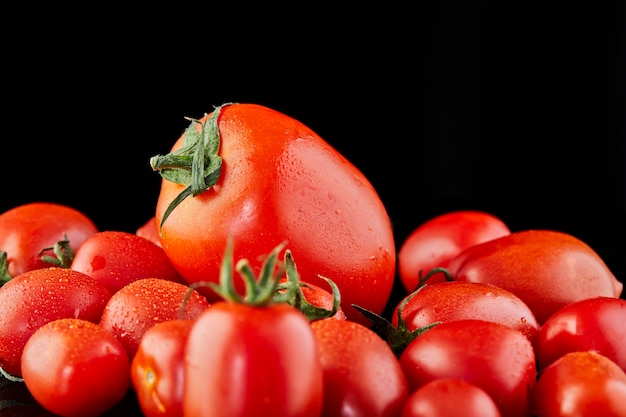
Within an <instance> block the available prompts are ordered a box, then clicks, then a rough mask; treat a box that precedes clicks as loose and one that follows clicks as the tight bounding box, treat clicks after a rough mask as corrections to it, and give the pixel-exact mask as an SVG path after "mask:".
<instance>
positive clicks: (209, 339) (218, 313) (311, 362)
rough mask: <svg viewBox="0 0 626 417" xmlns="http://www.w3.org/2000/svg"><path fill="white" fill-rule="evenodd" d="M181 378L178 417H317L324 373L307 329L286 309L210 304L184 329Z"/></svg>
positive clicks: (297, 314)
mask: <svg viewBox="0 0 626 417" xmlns="http://www.w3.org/2000/svg"><path fill="white" fill-rule="evenodd" d="M329 321H336V320H329ZM184 374H185V384H184V385H185V392H184V394H183V411H184V415H189V416H198V417H208V416H215V417H218V416H219V417H244V416H245V417H266V416H273V417H296V416H297V417H320V416H321V415H322V414H321V413H322V400H323V379H322V375H323V374H322V367H321V364H320V361H319V359H318V357H317V348H316V344H315V338H314V336H313V331H312V329H311V326H310V324H309V321H308V320H307V319H306V318H305V317H304V315H303V314H302V313H300V312H299V311H298V310H296V309H295V308H293V307H291V306H290V305H288V304H274V305H271V306H267V307H252V306H247V305H243V304H236V303H229V302H216V303H214V304H212V305H211V307H210V308H209V309H207V310H206V311H205V312H204V313H202V314H201V315H200V317H198V318H197V320H196V323H195V324H194V325H193V327H192V329H191V332H190V334H189V338H188V340H187V347H186V352H185V369H184Z"/></svg>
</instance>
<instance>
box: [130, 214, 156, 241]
mask: <svg viewBox="0 0 626 417" xmlns="http://www.w3.org/2000/svg"><path fill="white" fill-rule="evenodd" d="M135 234H136V235H137V236H141V237H144V238H146V239H148V240H150V241H152V242H154V243H155V244H156V245H158V246H161V238H160V236H159V227H158V225H157V223H156V218H155V216H152V217H150V218H149V219H148V220H147V221H146V222H145V223H144V224H142V225H141V226H139V227H138V228H137V230H136V231H135Z"/></svg>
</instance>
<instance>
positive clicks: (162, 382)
mask: <svg viewBox="0 0 626 417" xmlns="http://www.w3.org/2000/svg"><path fill="white" fill-rule="evenodd" d="M193 323H194V322H193V320H182V319H181V320H179V319H173V320H166V321H162V322H159V323H156V324H155V325H154V326H152V327H150V328H149V329H148V330H146V332H145V333H144V335H143V337H142V338H141V342H140V343H139V348H138V350H137V353H136V354H135V357H134V358H133V360H132V363H131V368H130V376H131V381H132V384H133V387H134V388H135V392H136V393H137V400H138V402H139V406H140V408H141V411H142V412H143V414H144V415H145V416H146V417H178V416H182V415H183V403H182V401H183V384H184V380H185V378H184V374H183V372H184V363H185V346H186V344H187V339H188V337H189V332H190V330H191V326H192V325H193Z"/></svg>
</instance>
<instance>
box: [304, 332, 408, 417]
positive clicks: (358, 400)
mask: <svg viewBox="0 0 626 417" xmlns="http://www.w3.org/2000/svg"><path fill="white" fill-rule="evenodd" d="M311 327H312V329H313V334H314V335H315V340H316V342H317V349H318V355H319V358H320V362H321V364H322V369H323V371H324V411H323V413H322V415H323V416H324V417H339V416H348V415H362V416H379V417H386V416H388V417H392V416H398V415H399V413H400V410H401V409H402V405H403V404H404V401H405V400H406V398H407V396H408V393H409V387H408V384H407V381H406V377H405V376H404V371H403V370H402V368H401V367H400V364H399V362H398V359H397V358H396V356H395V354H394V353H393V351H392V350H391V348H390V347H389V345H388V344H387V343H386V342H385V341H384V340H383V339H381V338H380V337H378V335H377V334H376V333H374V331H372V330H371V329H369V328H367V327H365V326H363V325H361V324H360V323H356V322H352V321H348V320H343V321H341V320H318V321H314V322H312V323H311Z"/></svg>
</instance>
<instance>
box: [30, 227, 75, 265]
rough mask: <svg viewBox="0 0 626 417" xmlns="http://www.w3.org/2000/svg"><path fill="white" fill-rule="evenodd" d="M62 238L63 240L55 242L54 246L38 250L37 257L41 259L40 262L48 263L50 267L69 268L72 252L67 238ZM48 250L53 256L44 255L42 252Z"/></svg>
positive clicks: (72, 256) (65, 236) (72, 257)
mask: <svg viewBox="0 0 626 417" xmlns="http://www.w3.org/2000/svg"><path fill="white" fill-rule="evenodd" d="M63 236H64V237H63V239H62V240H59V241H58V242H56V243H55V244H54V246H50V247H47V248H43V249H42V250H40V251H39V253H38V254H37V256H39V257H41V260H42V261H44V262H46V263H49V264H51V265H52V266H58V267H60V268H69V267H70V266H71V265H72V261H73V260H74V250H73V249H72V247H71V246H70V241H69V239H68V238H67V235H63ZM49 250H51V251H53V252H54V255H55V256H50V255H44V252H46V251H49Z"/></svg>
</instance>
